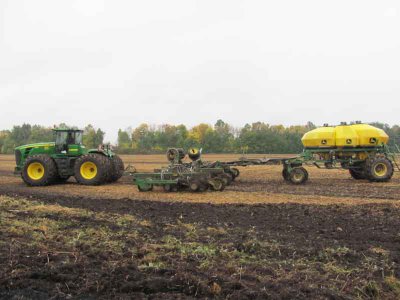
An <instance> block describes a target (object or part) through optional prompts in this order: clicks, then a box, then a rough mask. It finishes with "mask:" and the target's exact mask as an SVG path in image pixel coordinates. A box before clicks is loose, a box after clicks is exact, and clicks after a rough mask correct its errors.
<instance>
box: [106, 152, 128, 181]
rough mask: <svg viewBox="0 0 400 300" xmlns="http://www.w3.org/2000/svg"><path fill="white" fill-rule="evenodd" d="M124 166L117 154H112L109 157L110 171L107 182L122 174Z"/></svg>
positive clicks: (116, 178) (115, 179)
mask: <svg viewBox="0 0 400 300" xmlns="http://www.w3.org/2000/svg"><path fill="white" fill-rule="evenodd" d="M124 171H125V166H124V162H123V161H122V159H121V158H120V157H119V156H118V155H114V156H113V157H112V158H110V172H109V175H108V176H109V178H108V180H107V181H108V182H115V181H117V180H118V179H120V178H121V177H122V175H124Z"/></svg>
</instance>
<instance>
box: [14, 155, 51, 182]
mask: <svg viewBox="0 0 400 300" xmlns="http://www.w3.org/2000/svg"><path fill="white" fill-rule="evenodd" d="M21 177H22V180H23V181H24V182H25V183H26V184H27V185H29V186H45V185H49V184H52V183H54V182H55V180H56V178H57V166H56V163H55V162H54V160H53V159H52V158H51V157H50V156H48V155H33V156H31V157H29V158H28V159H27V160H26V162H25V164H24V167H23V169H22V173H21Z"/></svg>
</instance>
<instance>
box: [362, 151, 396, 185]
mask: <svg viewBox="0 0 400 300" xmlns="http://www.w3.org/2000/svg"><path fill="white" fill-rule="evenodd" d="M393 171H394V168H393V164H392V162H391V161H390V160H389V159H387V158H386V157H375V158H370V159H369V160H367V163H366V166H365V172H366V174H367V178H368V180H369V181H375V182H386V181H389V180H390V179H391V178H392V176H393Z"/></svg>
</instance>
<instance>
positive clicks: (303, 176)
mask: <svg viewBox="0 0 400 300" xmlns="http://www.w3.org/2000/svg"><path fill="white" fill-rule="evenodd" d="M307 180H308V172H307V170H306V169H304V168H303V167H296V168H293V169H292V170H291V171H290V172H289V175H288V181H290V182H291V183H293V184H303V183H305V182H306V181H307Z"/></svg>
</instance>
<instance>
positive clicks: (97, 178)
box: [74, 153, 110, 185]
mask: <svg viewBox="0 0 400 300" xmlns="http://www.w3.org/2000/svg"><path fill="white" fill-rule="evenodd" d="M109 170H110V162H109V161H108V157H106V156H104V155H102V154H98V153H91V154H86V155H82V156H81V157H80V158H78V159H77V160H76V162H75V170H74V171H75V178H76V181H77V182H78V183H80V184H83V185H99V184H103V183H105V182H106V181H107V179H108V176H109V175H108V172H109Z"/></svg>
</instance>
